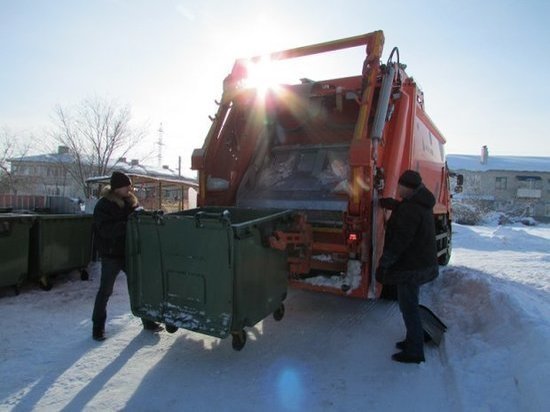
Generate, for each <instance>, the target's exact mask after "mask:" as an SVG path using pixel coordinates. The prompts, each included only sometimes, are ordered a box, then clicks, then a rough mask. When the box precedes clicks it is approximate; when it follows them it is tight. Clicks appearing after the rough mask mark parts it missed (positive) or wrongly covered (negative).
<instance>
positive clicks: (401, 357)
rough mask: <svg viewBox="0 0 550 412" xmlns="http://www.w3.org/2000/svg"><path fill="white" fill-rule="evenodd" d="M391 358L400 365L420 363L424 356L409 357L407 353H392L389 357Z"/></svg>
mask: <svg viewBox="0 0 550 412" xmlns="http://www.w3.org/2000/svg"><path fill="white" fill-rule="evenodd" d="M391 358H392V359H393V360H394V361H396V362H401V363H420V362H424V361H425V359H424V355H410V354H408V353H407V352H398V353H394V354H393V355H391Z"/></svg>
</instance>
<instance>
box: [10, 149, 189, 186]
mask: <svg viewBox="0 0 550 412" xmlns="http://www.w3.org/2000/svg"><path fill="white" fill-rule="evenodd" d="M8 161H9V162H28V163H57V164H68V163H73V162H75V158H74V156H73V155H72V154H70V153H47V154H39V155H32V156H22V157H16V158H12V159H8ZM109 163H110V167H111V168H112V169H113V170H120V171H122V172H124V173H128V174H134V175H141V176H153V177H157V178H163V179H164V178H166V179H175V180H186V181H189V182H196V181H197V177H196V174H195V173H194V172H192V171H190V170H189V171H188V172H186V171H183V173H182V175H181V176H180V175H179V174H178V171H177V170H174V169H170V168H169V167H166V166H165V167H157V166H152V165H146V164H140V163H139V162H137V161H130V162H127V161H126V158H119V159H118V160H115V161H111V162H109Z"/></svg>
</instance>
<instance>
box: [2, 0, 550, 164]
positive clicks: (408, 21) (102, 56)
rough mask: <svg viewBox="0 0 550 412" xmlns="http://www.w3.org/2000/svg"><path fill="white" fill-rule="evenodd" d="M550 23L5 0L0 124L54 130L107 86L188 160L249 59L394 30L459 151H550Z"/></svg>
mask: <svg viewBox="0 0 550 412" xmlns="http://www.w3.org/2000/svg"><path fill="white" fill-rule="evenodd" d="M548 22H550V2H547V1H535V0H525V1H511V0H501V1H496V0H488V1H471V0H463V1H451V0H440V1H436V0H419V1H405V0H393V1H391V2H382V1H376V2H375V1H370V0H362V1H351V0H340V1H338V2H320V1H318V0H315V1H313V0H303V1H300V0H294V1H288V0H277V1H262V0H240V1H237V2H228V1H226V0H225V1H223V0H202V1H199V0H196V1H185V0H180V1H176V0H156V1H153V0H87V1H83V0H81V1H79V0H72V1H65V0H57V1H55V0H52V1H46V0H44V1H38V0H35V1H29V0H18V1H15V0H13V1H9V0H0V62H1V63H0V64H1V68H0V126H2V127H4V126H5V127H8V128H9V129H11V130H12V131H13V132H16V133H18V134H20V135H21V136H25V135H28V134H30V133H32V134H33V135H34V136H35V137H40V136H42V135H43V131H44V130H45V129H46V128H48V127H50V126H51V116H52V112H53V109H54V107H55V106H56V105H61V106H66V107H69V106H71V105H72V104H75V103H78V102H79V101H81V100H82V99H84V98H86V97H89V96H101V97H107V98H109V99H114V100H116V101H117V102H120V103H121V104H129V105H130V106H131V108H132V113H133V118H134V120H135V121H136V123H139V124H147V125H149V130H150V134H149V136H148V139H146V141H145V142H144V147H145V148H149V149H151V148H154V147H155V146H154V142H155V141H156V139H157V138H158V134H157V133H156V129H158V126H159V124H160V122H162V123H163V128H164V143H165V146H164V148H163V163H164V164H169V165H170V166H172V167H175V166H176V165H177V158H178V156H182V161H183V164H184V166H188V165H189V163H190V160H189V159H190V155H191V152H192V150H193V148H196V147H200V146H201V145H202V142H203V140H204V137H205V136H206V133H207V131H208V128H209V125H210V121H209V120H208V115H212V114H214V113H215V110H216V106H215V104H214V100H215V99H219V97H220V96H221V91H222V81H223V78H224V77H225V76H226V75H227V74H228V73H229V71H230V70H231V68H232V65H233V62H234V60H235V59H236V58H238V57H246V56H249V55H255V54H260V53H264V52H269V51H274V50H279V49H285V48H291V47H297V46H303V45H307V44H312V43H317V42H323V41H328V40H334V39H337V38H342V37H348V36H354V35H357V34H363V33H367V32H370V31H374V30H378V29H382V30H383V31H384V34H385V37H386V42H385V50H384V55H383V60H385V59H387V57H388V54H389V52H390V51H391V49H392V48H393V47H394V46H398V47H399V50H400V56H401V62H403V63H406V64H407V66H408V68H407V72H408V73H409V75H412V76H413V77H414V78H415V79H416V80H417V82H418V83H419V85H420V86H421V87H422V88H423V90H424V93H425V97H426V108H427V111H428V113H429V115H430V116H431V117H432V119H433V120H434V122H435V123H436V124H437V126H438V127H439V129H440V130H441V131H442V132H443V134H444V135H445V137H446V138H447V141H448V143H447V152H448V153H455V154H456V153H460V154H478V153H479V152H480V147H481V146H482V145H484V144H486V145H488V146H489V151H490V153H491V154H514V155H537V156H550V145H549V144H548V143H547V140H548V137H549V133H548V130H547V129H548V128H547V127H546V123H547V121H548V120H549V119H550V101H549V99H548V96H550V86H549V82H548V81H547V79H546V72H547V70H548V67H549V66H550V46H549V45H548V44H549V40H550V29H549V28H548V26H549V24H548ZM361 59H362V50H359V49H358V50H354V51H353V52H352V53H351V54H346V55H342V56H336V58H333V59H332V60H331V59H328V60H327V61H326V62H325V60H323V62H320V63H316V64H314V65H312V66H311V67H308V68H307V70H306V71H307V77H309V78H313V79H315V78H318V79H321V78H323V76H324V75H325V74H326V73H328V74H333V72H334V73H336V72H338V71H339V70H343V72H342V73H337V74H355V73H359V72H360V70H361ZM142 150H143V148H142ZM137 155H138V154H136V156H137Z"/></svg>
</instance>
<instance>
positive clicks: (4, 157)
mask: <svg viewBox="0 0 550 412" xmlns="http://www.w3.org/2000/svg"><path fill="white" fill-rule="evenodd" d="M28 150H29V144H28V143H23V142H22V141H21V139H18V137H17V136H16V135H15V134H14V133H13V132H11V131H10V130H9V129H8V127H6V126H4V127H2V128H1V129H0V193H2V192H3V193H12V194H17V190H18V187H19V183H20V182H19V179H18V175H17V174H16V173H14V169H15V168H16V167H17V163H18V162H17V159H19V158H22V157H23V156H25V154H26V153H27V151H28ZM10 163H11V164H12V167H11V168H10Z"/></svg>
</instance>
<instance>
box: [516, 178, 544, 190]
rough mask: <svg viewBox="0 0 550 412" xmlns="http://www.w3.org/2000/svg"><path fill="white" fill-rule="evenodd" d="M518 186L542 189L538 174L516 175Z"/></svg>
mask: <svg viewBox="0 0 550 412" xmlns="http://www.w3.org/2000/svg"><path fill="white" fill-rule="evenodd" d="M516 179H517V180H518V184H519V187H520V188H522V189H542V179H541V177H540V176H516Z"/></svg>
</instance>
